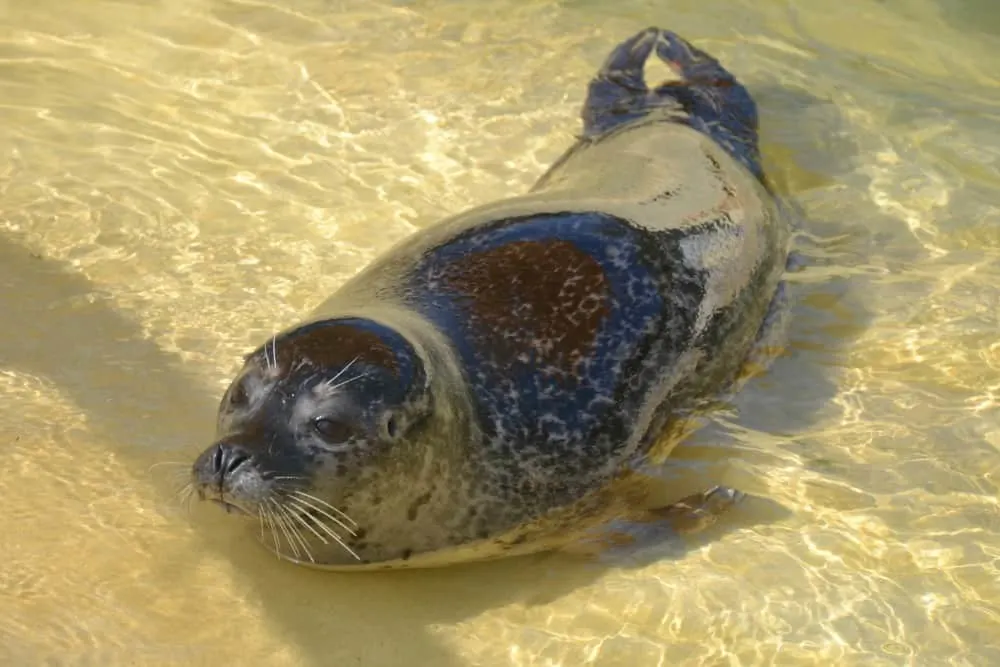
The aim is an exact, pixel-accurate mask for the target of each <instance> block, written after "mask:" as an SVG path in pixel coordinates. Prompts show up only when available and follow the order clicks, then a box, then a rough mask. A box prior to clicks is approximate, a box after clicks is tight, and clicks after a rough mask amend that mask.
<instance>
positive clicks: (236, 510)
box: [212, 498, 252, 516]
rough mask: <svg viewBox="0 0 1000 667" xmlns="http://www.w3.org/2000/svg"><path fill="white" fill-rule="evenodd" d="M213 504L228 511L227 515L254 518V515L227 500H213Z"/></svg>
mask: <svg viewBox="0 0 1000 667" xmlns="http://www.w3.org/2000/svg"><path fill="white" fill-rule="evenodd" d="M212 502H213V503H215V504H216V505H218V506H219V507H221V508H222V509H224V510H225V511H226V514H239V515H242V516H252V514H251V513H250V512H249V511H248V510H247V509H245V508H243V507H240V506H239V505H237V504H235V503H231V502H228V501H226V500H219V499H218V498H214V499H212Z"/></svg>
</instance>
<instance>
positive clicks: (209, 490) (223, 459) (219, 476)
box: [191, 440, 257, 509]
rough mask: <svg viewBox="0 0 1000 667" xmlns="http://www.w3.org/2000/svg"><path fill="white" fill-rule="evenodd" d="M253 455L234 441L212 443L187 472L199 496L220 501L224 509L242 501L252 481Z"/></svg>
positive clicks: (252, 483)
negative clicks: (190, 475)
mask: <svg viewBox="0 0 1000 667" xmlns="http://www.w3.org/2000/svg"><path fill="white" fill-rule="evenodd" d="M253 471H254V466H253V457H252V456H251V454H250V451H249V450H248V449H247V448H246V447H245V446H243V445H241V444H239V443H237V442H231V441H226V440H223V441H221V442H217V443H216V444H214V445H212V446H211V447H209V448H208V449H206V450H205V451H204V452H202V453H201V456H199V457H198V459H197V460H196V461H195V462H194V466H193V467H192V470H191V474H192V477H193V480H194V486H195V488H196V489H197V491H198V495H199V496H200V497H201V498H202V499H211V500H214V501H217V502H220V503H221V504H222V505H223V506H225V507H226V508H227V509H228V508H229V506H237V507H238V506H239V505H241V504H243V503H241V502H240V501H241V500H246V498H244V496H246V495H248V494H247V491H249V490H250V489H251V488H252V487H253V485H254V481H255V479H254V478H255V477H257V476H256V475H254V474H253Z"/></svg>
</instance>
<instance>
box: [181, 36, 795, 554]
mask: <svg viewBox="0 0 1000 667" xmlns="http://www.w3.org/2000/svg"><path fill="white" fill-rule="evenodd" d="M654 52H655V54H656V55H657V56H658V57H659V58H660V59H662V60H663V61H664V62H665V63H666V64H667V65H668V66H669V67H670V68H671V70H672V71H673V72H674V73H675V74H676V80H672V81H668V82H666V83H663V84H661V85H659V86H656V87H654V88H650V87H648V86H647V84H646V82H645V78H644V66H645V63H646V61H647V60H648V59H649V57H650V56H651V55H652V54H653V53H654ZM582 119H583V133H582V136H581V137H579V139H578V140H577V141H576V143H575V144H574V145H573V146H571V147H570V148H569V150H568V151H567V152H566V153H565V154H564V155H563V156H562V157H561V158H560V159H559V160H558V161H557V162H556V163H555V164H554V165H553V166H552V168H551V169H550V170H549V171H548V172H547V173H545V174H544V175H543V176H542V178H541V179H540V180H539V181H538V182H537V184H536V185H535V186H534V187H533V188H532V189H531V190H530V191H529V192H528V193H526V194H524V195H521V196H517V197H513V198H510V199H506V200H503V201H499V202H495V203H492V204H488V205H485V206H481V207H479V208H475V209H472V210H469V211H467V212H465V213H462V214H460V215H457V216H454V217H452V218H450V219H447V220H445V221H443V222H441V223H439V224H437V225H434V226H431V227H429V228H426V229H425V230H423V231H421V232H419V233H416V234H414V235H412V236H410V237H409V238H407V239H405V240H404V241H403V242H401V243H400V244H398V245H397V246H395V247H394V248H392V249H390V250H389V251H388V252H387V253H386V254H384V255H383V256H381V257H380V258H379V259H377V260H376V261H375V262H373V263H372V264H370V265H369V266H367V267H366V268H365V269H363V270H362V271H361V272H359V273H358V274H357V275H356V276H354V277H353V278H352V279H351V280H349V281H348V282H346V283H345V284H344V285H343V286H342V287H341V288H340V289H338V290H337V292H336V293H335V294H334V295H333V296H331V297H330V298H329V299H328V300H327V301H325V302H324V303H323V304H322V305H321V306H320V307H319V308H318V309H317V310H316V311H315V312H314V313H313V314H312V315H311V316H310V317H309V318H308V319H306V320H305V321H303V322H302V323H300V324H298V325H296V326H294V327H291V328H289V329H286V330H284V331H282V332H281V333H279V334H276V335H275V336H274V337H273V338H271V339H270V340H268V341H267V342H266V343H265V344H263V345H262V346H261V347H259V348H258V349H257V350H255V351H254V352H252V353H251V354H250V355H249V356H248V357H247V359H246V363H245V365H244V366H243V368H242V370H241V371H240V372H239V374H238V376H237V377H236V378H235V379H234V380H233V382H232V384H231V385H230V387H229V388H228V390H227V391H226V393H225V395H224V397H223V399H222V402H221V405H220V408H219V419H218V439H217V441H216V442H215V443H214V444H212V445H211V446H210V447H208V448H207V449H206V450H204V452H202V453H201V454H200V456H199V457H198V458H197V460H196V461H195V462H194V464H193V469H192V482H191V483H192V485H193V487H194V489H195V490H197V491H198V493H199V495H200V496H201V497H202V498H203V499H208V500H212V501H215V502H216V503H218V504H219V505H221V506H222V507H224V508H225V509H227V510H230V511H236V512H238V513H241V514H246V515H249V517H251V518H253V519H256V520H257V521H259V522H260V526H261V534H262V536H264V541H265V542H269V543H270V548H271V549H272V550H273V551H275V552H276V553H277V554H278V555H279V556H280V557H282V558H285V559H288V560H291V561H294V562H297V563H301V564H305V565H314V566H318V567H325V568H333V569H336V568H362V569H364V568H368V569H371V568H378V567H418V566H438V565H446V564H450V563H457V562H463V561H470V560H478V559H487V558H496V557H499V556H505V555H514V554H523V553H529V552H537V551H542V550H550V549H558V548H572V545H574V544H578V543H581V541H583V542H587V541H588V540H589V541H590V542H594V541H595V540H598V541H599V540H600V539H602V537H606V536H608V535H611V534H612V533H613V532H614V531H619V530H621V526H622V525H623V522H625V523H627V522H629V521H631V520H632V519H633V518H634V517H636V516H637V515H636V512H638V511H640V509H642V511H645V509H650V508H645V509H643V508H641V502H642V501H643V498H644V497H645V495H644V494H645V492H644V491H642V489H641V487H642V485H641V484H634V483H632V481H631V480H634V479H635V476H634V475H632V474H631V473H632V472H634V471H636V470H638V469H639V468H640V467H641V466H642V465H644V464H645V463H646V462H648V461H649V460H651V458H652V457H654V455H655V456H656V457H658V459H657V460H661V461H663V465H669V464H670V459H669V457H668V455H669V450H670V448H671V447H672V446H673V444H675V443H676V440H677V439H678V437H679V436H677V433H678V428H677V425H678V424H681V423H684V422H685V421H686V420H689V419H690V418H691V417H692V416H693V415H698V414H701V413H703V412H704V411H706V410H709V409H710V408H711V407H712V405H713V401H714V400H715V399H716V397H717V396H718V395H719V394H720V393H721V392H724V391H726V390H727V388H729V387H732V386H733V385H734V383H736V382H737V381H738V379H739V377H740V375H741V372H742V369H743V368H744V366H745V364H746V362H747V360H748V359H749V358H751V356H752V355H753V353H754V350H755V349H756V348H755V345H756V344H757V342H758V341H759V340H761V336H762V330H763V329H765V328H766V327H765V324H766V321H767V319H768V317H769V312H771V310H772V309H773V306H772V304H773V303H775V302H776V301H777V298H778V295H779V294H780V291H779V283H780V281H781V276H782V272H783V270H784V268H785V262H786V258H787V255H788V239H789V234H790V231H789V230H790V226H789V224H788V222H789V221H788V220H787V216H786V215H785V214H784V212H783V211H784V209H783V208H782V205H781V203H780V202H779V200H778V198H777V196H776V195H775V194H774V192H773V189H772V188H771V187H770V185H769V182H768V180H767V178H766V177H765V174H764V172H763V169H762V167H761V159H760V154H759V148H758V137H757V110H756V106H755V103H754V101H753V99H752V98H751V96H750V94H749V93H748V91H747V90H746V88H744V87H743V86H742V85H741V84H740V83H739V82H737V80H736V79H735V78H734V77H733V75H731V74H730V73H729V72H728V71H726V69H724V68H723V66H722V65H721V64H720V63H719V62H718V61H717V60H715V59H714V58H712V57H711V56H709V55H708V54H706V53H704V52H703V51H701V50H699V49H697V48H695V47H694V46H692V45H691V44H689V43H688V42H687V41H685V40H684V39H682V38H681V37H679V36H678V35H676V34H675V33H673V32H670V31H665V30H660V29H657V28H649V29H646V30H644V31H642V32H640V33H638V34H636V35H634V36H632V37H631V38H629V39H627V40H626V41H624V42H622V43H621V44H620V45H619V46H617V47H616V48H615V49H614V50H613V51H612V52H611V54H610V55H609V56H608V58H607V60H606V62H605V63H604V65H603V67H602V68H601V69H600V71H599V72H598V74H597V76H596V77H595V78H594V79H593V80H592V81H591V83H590V84H589V88H588V95H587V99H586V102H585V104H584V107H583V111H582ZM739 497H740V493H739V492H737V491H735V490H732V489H726V488H724V487H715V488H709V489H706V490H704V491H699V492H698V493H696V494H694V495H693V496H692V495H690V494H688V495H687V496H685V497H683V498H680V497H679V498H678V500H677V502H675V503H671V504H669V505H668V506H666V507H661V508H660V510H659V514H657V516H660V517H668V516H674V517H675V518H676V517H677V516H681V517H686V518H688V519H690V518H692V517H693V518H698V517H702V518H704V517H711V516H714V515H715V514H717V513H718V512H719V511H722V510H723V509H725V508H726V507H728V506H730V505H732V504H733V503H734V502H736V500H738V499H739ZM648 519H649V515H647V517H646V519H644V520H648ZM638 520H643V519H638ZM696 523H697V522H696ZM609 531H611V532H609Z"/></svg>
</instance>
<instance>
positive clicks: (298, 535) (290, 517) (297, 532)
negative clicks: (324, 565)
mask: <svg viewBox="0 0 1000 667" xmlns="http://www.w3.org/2000/svg"><path fill="white" fill-rule="evenodd" d="M277 507H278V511H279V512H281V515H282V516H283V517H284V518H285V521H287V523H288V530H289V531H291V533H292V536H293V537H295V539H297V540H298V542H299V544H300V545H301V546H302V550H303V551H304V552H305V554H306V558H308V559H309V562H310V563H315V562H316V559H315V558H313V555H312V551H310V550H309V542H308V541H307V540H306V538H304V537H303V536H302V530H301V529H300V528H298V527H297V526H296V525H295V524H294V523H293V521H298V522H299V523H301V524H303V525H305V526H306V527H307V528H308V527H309V524H307V523H306V522H305V520H304V519H303V518H302V517H300V516H299V515H298V514H296V513H295V512H293V511H291V510H289V509H288V507H286V506H284V505H278V506H277Z"/></svg>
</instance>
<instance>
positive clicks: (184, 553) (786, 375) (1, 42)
mask: <svg viewBox="0 0 1000 667" xmlns="http://www.w3.org/2000/svg"><path fill="white" fill-rule="evenodd" d="M669 4H670V7H669V10H668V9H664V8H663V3H657V2H650V1H648V0H623V1H622V2H618V3H610V2H597V1H596V0H567V1H565V2H555V1H554V0H532V1H531V2H526V1H525V0H495V1H493V2H489V3H484V2H464V3H463V2H457V1H456V2H439V3H429V2H399V1H391V0H374V1H373V0H357V1H354V0H345V1H343V2H336V3H332V2H327V1H325V0H285V1H283V2H277V1H272V0H265V1H262V2H251V1H249V0H244V1H236V0H174V1H173V2H170V3H166V2H152V1H148V2H140V1H139V0H131V1H126V0H119V1H112V0H95V1H94V2H88V3H67V2H60V1H57V0H35V1H33V2H30V3H29V2H19V1H14V0H11V1H9V2H5V3H2V4H0V127H2V128H3V132H2V134H0V150H2V151H3V155H4V157H5V158H6V159H5V160H4V161H3V163H2V166H0V189H2V198H0V209H2V215H0V230H2V233H0V286H2V292H0V306H2V309H3V312H4V316H3V317H2V318H0V342H2V345H0V387H2V393H3V396H4V401H3V403H2V406H0V452H2V454H3V459H4V465H3V466H0V493H2V495H3V497H4V500H5V505H4V512H3V516H2V517H0V526H2V528H3V530H4V534H5V536H6V539H4V540H3V541H2V542H0V560H2V562H3V564H4V565H3V567H2V568H0V664H4V665H7V664H10V665H37V664H59V665H62V664H72V665H126V664H127V665H180V664H186V665H199V664H206V665H207V664H212V665H216V664H246V665H309V666H321V665H322V666H325V665H331V664H338V665H340V664H359V665H401V664H416V665H443V666H448V665H453V666H455V667H459V666H464V665H526V666H528V665H530V666H536V665H538V666H541V665H558V664H562V665H580V664H594V665H602V666H611V665H657V664H684V665H701V664H712V665H714V664H727V665H736V664H745V665H749V664H774V662H777V663H778V664H790V665H800V664H801V665H812V664H816V665H828V664H838V665H854V664H857V665H861V664H864V665H904V664H913V665H932V664H946V663H947V664H955V665H994V664H1000V648H998V645H997V642H996V637H998V636H1000V537H998V535H1000V508H998V485H1000V419H998V412H1000V411H998V405H997V403H998V396H1000V343H998V337H997V334H996V332H997V330H998V326H997V325H998V313H1000V287H998V285H1000V231H998V230H1000V210H998V207H997V204H996V202H997V201H1000V140H998V139H997V136H1000V79H998V78H997V77H996V71H997V65H998V64H1000V55H998V54H1000V35H998V33H1000V31H998V30H997V26H996V20H995V18H991V17H993V16H995V12H993V10H992V4H991V3H989V2H985V1H983V2H977V1H975V0H967V1H966V2H959V1H958V0H939V1H938V2H933V1H932V0H892V1H888V0H887V1H884V2H871V1H870V0H842V1H841V2H838V3H835V4H831V3H794V4H795V5H807V4H808V5H809V6H810V7H812V6H815V7H816V9H803V8H801V7H798V8H796V9H792V8H790V6H789V4H792V3H784V2H779V1H778V0H772V1H770V2H761V1H756V2H750V1H749V0H711V1H709V2H697V3H696V2H694V1H693V0H685V1H677V2H672V3H669ZM821 6H822V9H819V7H821ZM719 17H725V19H724V20H723V19H721V18H719ZM648 24H659V25H662V26H664V27H669V28H672V29H675V30H678V31H679V32H681V33H682V34H684V35H686V36H688V37H690V38H692V39H693V40H695V41H697V42H698V43H699V44H701V45H703V46H705V47H706V48H707V49H709V50H710V51H712V52H715V53H717V54H718V55H719V56H721V57H722V58H723V60H724V61H725V62H726V63H727V64H729V65H730V66H731V68H732V69H733V70H734V71H736V72H737V74H738V75H739V76H740V77H741V78H743V79H744V80H745V81H747V82H748V84H749V85H750V86H751V87H752V88H753V89H754V90H755V91H756V92H757V95H758V97H759V100H760V104H761V107H762V113H763V124H764V131H765V140H766V152H767V156H768V159H769V160H770V162H771V169H772V171H774V172H775V173H780V174H781V175H782V176H783V177H784V178H786V180H788V181H789V183H790V185H791V187H793V188H795V189H796V190H797V192H798V199H799V202H800V204H801V206H802V207H803V209H804V211H805V215H806V223H805V225H804V228H803V230H802V233H801V235H800V238H799V240H798V251H799V252H800V253H801V255H802V256H803V258H804V260H805V262H804V266H803V268H802V269H801V270H800V271H798V272H796V273H794V274H793V275H792V280H793V284H794V288H795V292H796V294H797V297H798V305H797V307H796V310H795V319H794V321H793V324H792V330H791V343H790V347H789V351H788V354H787V355H786V356H785V357H783V358H782V359H780V360H779V361H778V362H777V363H776V365H775V367H774V368H773V370H772V372H771V373H770V374H768V375H767V376H765V377H763V378H760V379H758V380H756V381H754V382H753V383H752V384H751V385H750V386H749V387H748V388H747V389H746V391H744V392H743V393H742V394H741V395H740V396H739V397H738V399H737V401H736V406H735V408H736V409H735V410H733V411H731V412H727V413H725V414H722V415H720V417H719V419H718V420H716V421H715V422H714V423H713V424H711V425H709V426H708V427H707V428H706V429H705V430H703V431H701V432H700V433H698V434H697V435H696V436H695V437H694V438H693V439H692V440H691V441H690V442H689V443H688V445H687V446H686V447H685V449H684V451H683V452H682V453H681V454H682V455H683V456H686V457H690V458H691V459H692V460H693V459H696V458H700V459H704V458H712V457H714V458H716V459H721V460H723V461H729V463H728V464H727V466H726V470H725V473H724V474H725V476H727V478H729V479H732V480H736V481H738V483H739V485H740V486H742V487H744V488H746V489H747V490H751V491H753V492H754V493H757V494H759V495H761V496H764V497H767V498H769V499H771V500H773V501H775V502H776V503H779V504H780V505H781V506H783V507H784V508H785V510H786V513H784V514H782V515H781V516H780V517H777V518H775V517H772V519H771V520H766V521H760V520H751V521H745V522H742V523H741V522H740V521H738V520H737V519H736V518H734V519H733V520H732V523H731V524H730V525H729V526H726V527H722V528H720V529H719V530H718V531H716V532H715V533H713V534H711V535H709V536H707V537H706V538H704V539H702V540H700V541H698V542H696V543H690V544H686V545H664V546H663V549H662V553H659V554H655V555H656V556H657V557H656V558H651V559H645V560H644V561H643V562H642V563H641V564H636V565H635V566H633V567H615V568H598V567H596V566H589V565H585V564H581V563H579V562H576V561H572V560H569V559H567V558H566V557H562V556H544V557H537V558H531V559H523V560H519V561H516V562H515V561H510V562H501V563H494V564H487V565H476V566H469V567H463V568H456V569H452V570H441V571H431V572H411V573H392V574H385V575H383V574H379V575H372V576H368V575H364V576H344V575H332V574H329V573H314V572H308V571H305V570H303V569H301V568H294V567H290V566H286V565H281V564H279V563H277V562H276V561H275V560H274V559H273V557H269V556H268V555H267V554H266V553H265V552H264V551H263V550H262V549H259V548H258V547H257V546H256V545H254V544H253V543H252V541H251V540H250V539H248V537H247V535H245V534H243V533H241V532H240V531H231V530H230V527H229V524H228V522H225V521H217V520H216V518H217V517H215V516H214V515H212V516H209V515H208V514H209V513H205V515H204V516H202V514H201V513H196V515H195V516H187V515H185V514H184V513H183V512H182V511H181V510H179V509H178V508H177V507H176V504H175V503H173V502H172V501H171V492H172V491H173V490H174V489H175V488H176V484H175V475H176V474H177V472H178V470H179V467H178V466H172V465H170V462H175V463H176V462H185V461H188V460H190V457H191V455H192V454H193V453H194V452H196V451H197V450H198V449H199V448H200V447H201V446H202V445H203V444H204V442H205V441H206V438H207V437H208V436H209V433H210V431H211V429H212V419H213V415H214V407H215V405H214V404H215V401H216V400H217V399H218V396H219V394H220V393H221V387H222V386H223V384H224V383H225V382H226V380H227V379H228V377H229V374H230V373H231V372H232V371H233V369H234V368H235V366H236V364H237V363H238V360H239V355H241V354H242V353H243V352H245V351H246V350H247V349H248V346H249V345H251V344H255V343H257V342H259V341H260V340H261V339H262V338H263V337H264V336H265V335H267V334H269V333H270V332H271V331H272V330H273V329H274V328H275V327H279V326H283V325H285V324H288V323H290V322H292V321H293V320H294V319H295V318H296V317H297V316H298V315H300V314H302V313H303V312H305V311H306V310H308V309H309V308H310V307H312V306H313V305H315V304H316V303H318V302H319V300H320V299H322V298H323V296H324V295H326V294H327V293H329V292H330V291H331V290H332V289H334V288H335V287H336V286H337V285H338V284H340V283H341V282H342V281H343V280H344V279H345V277H347V276H349V275H351V274H352V273H353V272H354V271H356V270H357V269H358V268H359V267H360V266H362V265H363V264H364V263H365V262H366V261H368V260H369V259H370V258H371V257H373V256H374V255H375V254H376V253H378V252H379V251H380V250H382V249H384V248H385V247H386V246H387V245H388V244H390V243H392V242H393V241H395V240H396V239H398V238H401V237H403V236H404V235H406V234H407V233H409V232H410V231H412V230H413V229H415V228H416V227H417V226H420V225H425V224H429V223H431V222H433V221H435V220H437V219H438V218H440V217H441V216H442V215H445V214H447V213H451V212H455V211H458V210H460V209H462V208H465V207H468V206H470V205H473V204H476V203H482V202H485V201H488V200H490V199H495V198H498V197H502V196H504V195H506V194H509V193H512V192H520V191H523V190H524V189H525V188H527V187H528V186H529V185H530V184H531V183H532V182H533V181H534V179H535V178H537V176H538V175H539V174H540V173H541V171H542V170H543V169H544V167H545V166H547V165H548V164H549V163H550V162H551V161H552V160H553V159H554V158H555V157H556V156H557V155H558V154H559V153H560V152H561V150H562V149H563V148H564V147H565V146H566V145H567V144H568V143H569V142H570V140H571V137H572V134H573V132H575V131H576V130H577V128H578V125H577V119H576V113H577V110H578V107H579V104H580V102H581V100H582V95H583V86H584V84H585V82H586V80H587V78H588V77H589V76H590V74H591V73H592V72H593V70H594V69H595V67H596V66H597V64H598V63H599V61H600V60H601V59H602V58H603V56H604V54H605V53H606V51H607V49H608V48H609V47H610V46H611V45H612V44H613V43H616V42H617V40H619V39H621V38H622V37H623V36H625V35H627V34H631V33H632V32H633V31H635V30H637V29H639V28H641V27H644V26H645V25H648ZM729 457H733V458H732V459H731V460H730V458H729ZM757 519H759V517H757Z"/></svg>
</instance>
